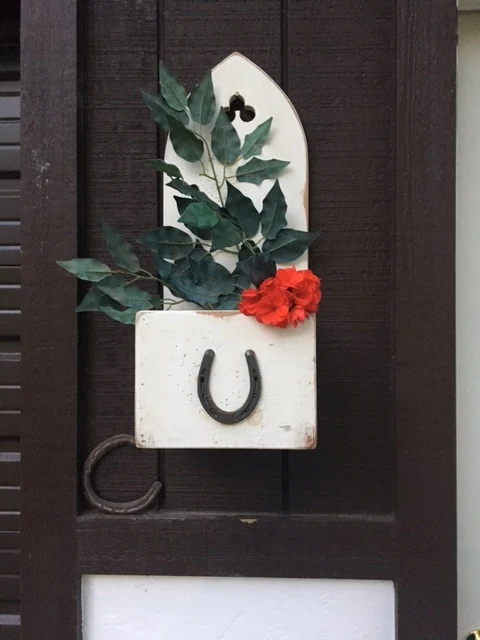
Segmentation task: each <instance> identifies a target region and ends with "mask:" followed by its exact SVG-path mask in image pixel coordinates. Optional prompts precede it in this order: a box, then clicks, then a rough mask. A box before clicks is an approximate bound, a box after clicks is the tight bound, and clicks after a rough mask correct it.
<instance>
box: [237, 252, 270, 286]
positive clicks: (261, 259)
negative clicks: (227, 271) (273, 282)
mask: <svg viewBox="0 0 480 640" xmlns="http://www.w3.org/2000/svg"><path fill="white" fill-rule="evenodd" d="M238 268H239V270H241V271H243V272H244V273H245V275H246V276H248V279H249V280H250V282H251V283H252V284H253V285H255V286H256V287H259V286H260V285H261V284H262V282H263V281H264V280H266V279H267V278H273V277H274V275H275V274H276V273H277V265H276V264H275V262H274V260H273V258H272V257H271V255H270V254H268V253H257V254H255V255H254V256H250V257H249V258H247V259H246V260H242V262H239V263H238Z"/></svg>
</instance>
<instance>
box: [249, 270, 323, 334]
mask: <svg viewBox="0 0 480 640" xmlns="http://www.w3.org/2000/svg"><path fill="white" fill-rule="evenodd" d="M321 297H322V294H321V291H320V278H317V276H316V275H315V274H314V273H312V272H311V271H310V270H309V269H304V270H302V271H297V270H296V268H295V267H289V268H286V269H278V270H277V273H276V275H275V277H273V278H267V280H264V281H263V282H262V284H261V285H260V287H259V288H258V289H247V290H246V291H244V292H243V293H242V300H241V302H240V305H239V307H238V308H239V310H240V311H241V313H244V314H245V315H247V316H255V318H256V319H257V320H258V322H261V323H262V324H267V325H271V326H274V327H287V326H288V325H289V324H291V325H293V326H294V327H296V326H297V325H298V324H299V323H301V322H304V320H305V318H307V317H308V315H309V314H311V313H316V311H317V309H318V305H319V303H320V300H321Z"/></svg>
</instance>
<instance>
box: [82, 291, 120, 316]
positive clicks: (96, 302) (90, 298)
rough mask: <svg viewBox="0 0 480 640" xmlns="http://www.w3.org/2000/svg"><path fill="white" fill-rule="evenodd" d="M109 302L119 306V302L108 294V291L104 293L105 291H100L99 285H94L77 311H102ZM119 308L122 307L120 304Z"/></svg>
mask: <svg viewBox="0 0 480 640" xmlns="http://www.w3.org/2000/svg"><path fill="white" fill-rule="evenodd" d="M108 304H110V305H112V306H117V303H116V302H115V301H114V300H112V299H111V298H110V297H109V296H107V294H106V293H103V291H100V289H97V287H92V288H91V289H90V290H89V291H88V292H87V294H86V295H85V297H84V298H83V300H82V301H81V302H80V304H79V305H78V307H77V308H76V309H75V311H76V312H77V313H82V312H83V311H101V307H102V306H105V305H108ZM118 308H119V309H120V305H118Z"/></svg>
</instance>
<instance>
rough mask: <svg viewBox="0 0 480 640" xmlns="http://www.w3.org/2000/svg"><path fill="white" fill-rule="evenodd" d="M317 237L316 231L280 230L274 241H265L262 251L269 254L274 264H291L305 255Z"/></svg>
mask: <svg viewBox="0 0 480 640" xmlns="http://www.w3.org/2000/svg"><path fill="white" fill-rule="evenodd" d="M319 235H320V233H319V232H318V231H295V229H281V230H280V231H279V232H278V234H277V237H276V238H275V240H265V242H264V243H263V247H262V251H263V252H264V253H268V254H270V256H271V257H272V258H273V260H275V262H281V263H286V262H293V261H294V260H296V259H297V258H299V257H300V256H301V255H302V254H303V253H305V251H306V250H307V249H308V247H309V246H310V245H311V244H312V242H313V241H314V240H316V239H317V238H318V236H319Z"/></svg>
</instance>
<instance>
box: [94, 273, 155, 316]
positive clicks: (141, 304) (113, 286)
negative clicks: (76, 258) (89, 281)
mask: <svg viewBox="0 0 480 640" xmlns="http://www.w3.org/2000/svg"><path fill="white" fill-rule="evenodd" d="M112 280H113V279H112V278H109V279H108V280H107V281H104V282H101V283H100V284H99V285H98V288H99V289H100V291H103V293H106V294H107V295H108V296H110V298H112V299H113V300H116V301H117V302H119V303H120V304H121V305H123V306H124V307H130V308H132V309H137V310H138V311H141V310H142V309H151V308H152V303H151V302H150V294H149V293H147V292H146V291H143V290H142V289H139V288H138V287H134V286H128V285H126V284H122V283H120V282H112Z"/></svg>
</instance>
